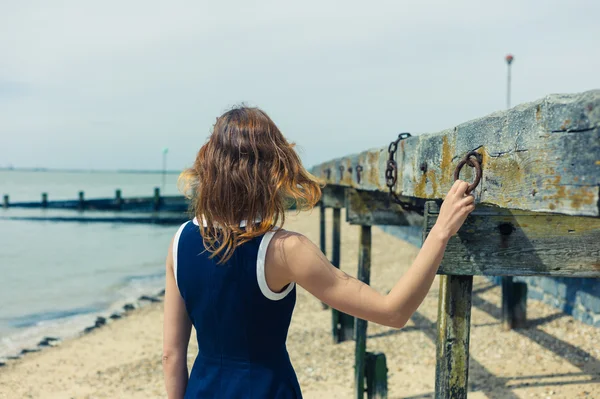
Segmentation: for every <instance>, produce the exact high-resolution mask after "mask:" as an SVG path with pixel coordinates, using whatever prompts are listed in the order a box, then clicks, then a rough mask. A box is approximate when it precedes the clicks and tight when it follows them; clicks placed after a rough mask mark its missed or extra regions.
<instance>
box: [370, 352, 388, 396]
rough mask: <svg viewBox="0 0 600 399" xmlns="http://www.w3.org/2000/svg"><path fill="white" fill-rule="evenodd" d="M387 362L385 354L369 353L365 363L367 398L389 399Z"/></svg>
mask: <svg viewBox="0 0 600 399" xmlns="http://www.w3.org/2000/svg"><path fill="white" fill-rule="evenodd" d="M387 371H388V370H387V362H386V359H385V354H383V353H372V352H367V356H366V362H365V380H366V382H367V398H369V399H387V397H388V386H387Z"/></svg>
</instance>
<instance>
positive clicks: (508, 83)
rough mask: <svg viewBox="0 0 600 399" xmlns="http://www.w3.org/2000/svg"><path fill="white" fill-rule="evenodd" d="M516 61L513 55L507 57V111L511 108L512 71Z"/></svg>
mask: <svg viewBox="0 0 600 399" xmlns="http://www.w3.org/2000/svg"><path fill="white" fill-rule="evenodd" d="M514 59H515V57H513V55H512V54H508V55H507V56H506V57H505V60H506V65H507V66H508V75H507V79H506V109H508V108H510V78H511V77H510V69H511V65H512V62H513V60H514Z"/></svg>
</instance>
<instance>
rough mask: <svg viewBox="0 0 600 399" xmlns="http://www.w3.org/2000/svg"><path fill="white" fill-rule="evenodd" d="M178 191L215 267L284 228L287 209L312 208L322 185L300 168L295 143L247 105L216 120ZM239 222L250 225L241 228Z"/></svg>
mask: <svg viewBox="0 0 600 399" xmlns="http://www.w3.org/2000/svg"><path fill="white" fill-rule="evenodd" d="M179 186H180V189H181V191H182V192H183V193H184V194H185V195H187V196H188V198H190V199H191V207H192V211H193V213H194V215H195V216H196V218H197V220H198V221H199V223H198V224H199V225H200V234H201V235H202V238H203V240H204V245H205V247H206V249H207V250H208V251H209V252H211V257H215V256H218V257H219V263H223V262H225V261H227V260H228V259H229V258H231V256H232V255H233V251H234V250H235V248H237V247H238V246H240V245H242V244H243V243H245V242H248V241H249V240H251V239H253V238H254V237H257V236H260V235H262V234H264V233H266V232H267V231H269V230H270V229H271V228H272V227H273V226H276V225H278V226H283V224H284V222H285V211H286V209H288V208H289V207H290V205H291V204H295V205H296V207H297V209H298V210H304V209H310V208H312V207H313V206H314V205H315V204H316V203H317V202H318V201H319V199H320V198H321V184H320V183H319V181H318V180H317V179H316V178H315V177H314V176H312V175H311V174H310V173H308V172H307V171H306V169H305V168H304V167H303V166H302V163H301V162H300V158H299V157H298V155H297V154H296V151H295V150H294V144H293V143H288V142H287V140H286V139H285V137H283V135H282V134H281V132H280V131H279V129H278V128H277V126H276V125H275V123H273V121H272V120H271V118H269V116H268V115H267V114H266V113H265V112H264V111H262V110H261V109H259V108H252V107H246V106H241V107H236V108H233V109H231V110H230V111H227V112H225V113H224V114H223V115H221V116H220V117H219V118H217V121H216V123H215V125H214V128H213V131H212V134H211V135H210V137H209V139H208V141H207V142H206V144H204V145H203V146H202V148H200V151H198V155H197V156H196V161H195V162H194V166H193V167H191V168H189V169H187V170H185V171H184V172H183V173H182V174H181V176H180V177H179ZM242 220H247V221H248V223H247V224H246V226H245V227H241V226H240V222H241V221H242ZM203 221H204V223H203ZM253 221H259V222H256V223H253ZM213 226H218V227H213Z"/></svg>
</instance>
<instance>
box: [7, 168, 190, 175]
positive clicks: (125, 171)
mask: <svg viewBox="0 0 600 399" xmlns="http://www.w3.org/2000/svg"><path fill="white" fill-rule="evenodd" d="M0 172H51V173H52V172H54V173H56V172H59V173H121V174H140V175H142V174H149V175H156V174H162V173H163V171H162V170H139V169H117V170H107V169H52V168H6V167H4V168H0ZM165 173H166V174H168V175H174V174H180V173H181V171H180V170H167V171H165Z"/></svg>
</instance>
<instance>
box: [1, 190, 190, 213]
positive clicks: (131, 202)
mask: <svg viewBox="0 0 600 399" xmlns="http://www.w3.org/2000/svg"><path fill="white" fill-rule="evenodd" d="M2 206H3V207H4V208H44V209H65V210H67V209H71V210H79V211H85V210H94V211H128V212H156V211H163V212H186V211H187V210H188V209H189V201H188V199H187V198H185V197H184V196H162V195H161V194H160V189H159V188H158V187H157V188H155V189H154V194H153V195H152V196H148V197H131V198H123V196H122V192H121V190H120V189H117V190H115V196H114V197H113V198H95V199H86V198H85V193H84V192H83V191H80V192H79V193H78V198H77V199H75V200H60V201H51V200H49V198H48V194H47V193H42V194H41V199H40V201H30V202H16V203H11V202H10V197H9V195H4V198H3V202H2Z"/></svg>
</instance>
